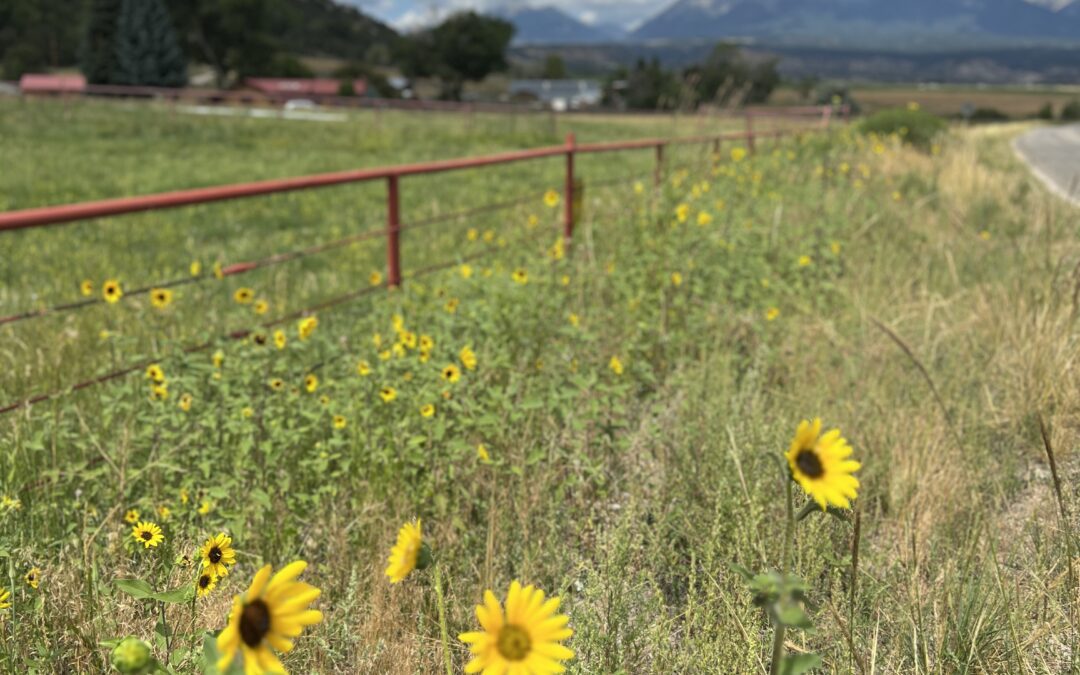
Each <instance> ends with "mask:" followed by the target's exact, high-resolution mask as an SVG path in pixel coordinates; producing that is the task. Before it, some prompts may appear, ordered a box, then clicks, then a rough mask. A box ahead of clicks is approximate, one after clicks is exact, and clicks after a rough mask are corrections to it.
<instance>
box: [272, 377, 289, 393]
mask: <svg viewBox="0 0 1080 675" xmlns="http://www.w3.org/2000/svg"><path fill="white" fill-rule="evenodd" d="M269 385H270V388H271V389H273V390H274V391H281V390H282V389H284V388H285V381H284V380H282V379H281V378H280V377H275V378H274V379H272V380H270V382H269Z"/></svg>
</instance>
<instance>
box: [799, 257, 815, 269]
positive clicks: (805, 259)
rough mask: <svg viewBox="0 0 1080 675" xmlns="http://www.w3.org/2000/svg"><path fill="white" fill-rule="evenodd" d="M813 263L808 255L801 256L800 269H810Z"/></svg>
mask: <svg viewBox="0 0 1080 675" xmlns="http://www.w3.org/2000/svg"><path fill="white" fill-rule="evenodd" d="M812 262H814V261H813V260H811V259H810V256H808V255H801V256H799V267H809V266H810V263H812Z"/></svg>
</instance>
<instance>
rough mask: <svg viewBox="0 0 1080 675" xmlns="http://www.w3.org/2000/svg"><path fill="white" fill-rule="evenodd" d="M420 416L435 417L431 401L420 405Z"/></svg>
mask: <svg viewBox="0 0 1080 675" xmlns="http://www.w3.org/2000/svg"><path fill="white" fill-rule="evenodd" d="M420 416H421V417H435V406H434V405H433V404H431V403H425V404H424V405H422V406H420Z"/></svg>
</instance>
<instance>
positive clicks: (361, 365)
mask: <svg viewBox="0 0 1080 675" xmlns="http://www.w3.org/2000/svg"><path fill="white" fill-rule="evenodd" d="M356 374H357V375H359V376H360V377H367V376H368V375H370V374H371V364H370V363H368V362H367V361H365V360H364V359H360V360H359V361H357V362H356Z"/></svg>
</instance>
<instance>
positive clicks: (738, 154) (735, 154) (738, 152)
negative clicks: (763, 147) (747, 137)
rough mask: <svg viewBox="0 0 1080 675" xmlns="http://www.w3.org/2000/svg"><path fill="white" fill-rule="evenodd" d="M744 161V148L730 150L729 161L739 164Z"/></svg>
mask: <svg viewBox="0 0 1080 675" xmlns="http://www.w3.org/2000/svg"><path fill="white" fill-rule="evenodd" d="M744 159H746V148H732V149H731V161H733V162H741V161H743V160H744Z"/></svg>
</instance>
